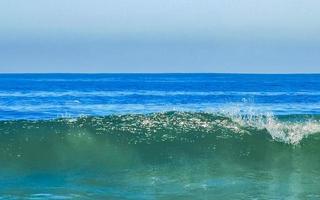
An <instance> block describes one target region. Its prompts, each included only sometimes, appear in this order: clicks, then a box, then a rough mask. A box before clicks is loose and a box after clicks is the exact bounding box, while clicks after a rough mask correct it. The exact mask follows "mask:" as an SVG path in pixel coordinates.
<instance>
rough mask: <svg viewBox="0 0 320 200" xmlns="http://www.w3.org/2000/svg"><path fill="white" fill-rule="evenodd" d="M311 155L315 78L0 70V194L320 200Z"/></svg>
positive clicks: (316, 140)
mask: <svg viewBox="0 0 320 200" xmlns="http://www.w3.org/2000/svg"><path fill="white" fill-rule="evenodd" d="M319 152H320V75H319V74H313V75H307V74H305V75H302V74H295V75H248V74H0V199H320V185H319V183H320V155H319Z"/></svg>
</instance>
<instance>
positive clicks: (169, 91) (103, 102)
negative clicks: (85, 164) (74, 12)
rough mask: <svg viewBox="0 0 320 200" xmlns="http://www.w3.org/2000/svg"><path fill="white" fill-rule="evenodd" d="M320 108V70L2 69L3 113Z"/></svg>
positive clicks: (53, 114) (317, 110)
mask: <svg viewBox="0 0 320 200" xmlns="http://www.w3.org/2000/svg"><path fill="white" fill-rule="evenodd" d="M235 107H237V109H239V110H242V111H244V112H246V110H247V109H255V110H257V111H259V112H273V113H275V114H282V115H283V114H318V113H320V75H246V74H1V75H0V119H2V120H4V119H53V118H57V117H65V116H67V117H77V116H80V115H94V116H96V115H109V114H127V113H152V112H162V111H172V110H178V111H204V112H212V111H221V110H225V109H229V108H232V109H234V108H235Z"/></svg>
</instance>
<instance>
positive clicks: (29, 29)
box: [0, 0, 320, 73]
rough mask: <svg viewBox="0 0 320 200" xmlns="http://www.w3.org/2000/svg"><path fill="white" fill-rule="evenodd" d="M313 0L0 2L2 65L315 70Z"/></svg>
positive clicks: (319, 63) (26, 68)
mask: <svg viewBox="0 0 320 200" xmlns="http://www.w3.org/2000/svg"><path fill="white" fill-rule="evenodd" d="M319 19H320V1H318V0H268V1H258V0H241V1H240V0H171V1H164V0H135V1H130V0H113V1H111V0H90V1H85V0H28V1H23V0H1V1H0V73H1V72H76V73H78V72H90V73H100V72H235V73H319V72H320V20H319Z"/></svg>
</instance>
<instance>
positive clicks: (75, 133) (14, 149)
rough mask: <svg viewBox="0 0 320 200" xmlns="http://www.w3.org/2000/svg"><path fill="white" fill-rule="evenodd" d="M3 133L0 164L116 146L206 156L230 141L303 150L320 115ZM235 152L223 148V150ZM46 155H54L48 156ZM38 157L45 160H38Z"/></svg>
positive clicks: (141, 121)
mask: <svg viewBox="0 0 320 200" xmlns="http://www.w3.org/2000/svg"><path fill="white" fill-rule="evenodd" d="M0 133H1V134H0V138H1V140H0V142H1V146H0V149H1V150H0V152H1V153H0V154H1V158H0V159H4V160H6V159H16V160H23V159H25V161H26V160H28V162H29V161H30V162H31V161H32V162H34V161H35V160H36V162H43V161H47V160H48V158H49V159H52V157H51V156H53V155H54V156H58V160H59V159H60V158H59V157H60V156H61V158H64V157H65V156H66V155H68V153H70V154H69V155H68V156H70V157H67V158H66V159H70V158H72V157H73V156H74V155H75V154H76V153H75V152H72V151H73V150H75V151H78V150H79V151H80V152H81V151H84V150H85V151H86V150H89V151H90V152H91V151H93V152H92V153H93V154H94V155H99V154H101V153H103V155H104V154H105V153H107V152H108V151H109V149H108V148H109V145H111V146H110V147H111V148H112V145H120V146H123V145H124V146H134V147H135V146H137V147H140V146H145V145H147V146H150V147H151V146H152V145H160V146H164V147H165V146H166V145H176V146H179V145H182V146H188V147H194V146H196V148H199V149H202V150H205V151H211V150H212V149H211V148H209V147H214V146H215V145H216V144H219V143H228V142H229V143H230V142H231V143H238V144H237V145H240V146H241V148H243V147H244V148H247V147H251V148H254V149H259V148H261V146H260V145H262V144H263V145H281V144H282V145H289V146H296V145H298V146H299V145H304V144H305V143H308V142H310V141H308V138H311V137H312V138H313V140H314V141H313V143H314V142H315V141H317V140H318V136H319V135H318V134H319V133H320V116H318V115H289V116H278V117H277V116H273V115H241V114H237V115H235V114H231V113H224V114H223V113H216V114H213V113H194V112H163V113H153V114H148V115H143V114H140V115H139V114H135V115H132V114H128V115H111V116H105V117H80V118H61V119H55V120H37V121H28V120H17V121H1V122H0ZM316 144H318V145H319V144H320V143H316ZM91 148H92V149H91ZM319 148H320V147H319ZM44 149H46V152H45V154H43V155H42V154H33V153H34V152H41V151H43V150H44ZM234 150H235V149H229V150H228V149H227V148H226V147H224V151H234ZM319 150H320V149H319ZM70 151H71V152H70ZM59 152H60V153H61V154H59ZM56 153H58V154H56ZM230 153H231V152H230ZM48 154H50V155H51V156H49V157H48ZM80 154H82V153H80ZM33 156H35V157H34V158H33ZM36 156H44V157H43V158H42V157H41V159H40V158H36ZM110 156H113V155H110ZM54 160H55V161H56V159H54ZM97 161H100V160H99V159H98V160H97Z"/></svg>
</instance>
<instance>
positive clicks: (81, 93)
mask: <svg viewBox="0 0 320 200" xmlns="http://www.w3.org/2000/svg"><path fill="white" fill-rule="evenodd" d="M133 95H139V96H284V95H287V96H320V92H312V91H305V92H238V91H212V92H197V91H192V92H191V91H150V90H146V91H143V90H139V91H94V92H86V91H53V92H48V91H32V92H9V91H0V97H63V96H72V97H92V96H97V97H118V96H133Z"/></svg>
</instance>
